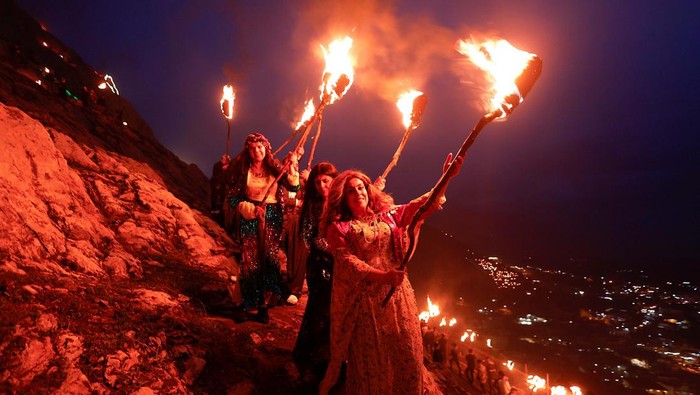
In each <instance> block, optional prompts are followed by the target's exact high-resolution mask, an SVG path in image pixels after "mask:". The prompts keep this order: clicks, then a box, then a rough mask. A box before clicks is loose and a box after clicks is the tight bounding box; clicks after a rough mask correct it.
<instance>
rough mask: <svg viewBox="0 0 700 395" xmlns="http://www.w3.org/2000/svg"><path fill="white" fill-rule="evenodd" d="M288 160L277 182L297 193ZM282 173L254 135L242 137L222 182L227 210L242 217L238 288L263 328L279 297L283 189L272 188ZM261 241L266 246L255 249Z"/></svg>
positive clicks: (294, 167) (293, 159)
mask: <svg viewBox="0 0 700 395" xmlns="http://www.w3.org/2000/svg"><path fill="white" fill-rule="evenodd" d="M288 160H289V161H290V165H289V166H288V167H287V169H288V170H287V174H286V175H282V176H281V178H280V181H279V182H280V183H282V184H283V185H284V186H285V187H286V188H287V189H288V190H290V191H296V190H298V189H299V172H298V158H297V156H296V153H290V155H289V158H288ZM281 167H282V166H281V165H280V164H279V163H278V162H277V161H275V160H274V159H273V158H272V149H271V147H270V142H269V141H268V140H267V138H266V137H265V136H263V135H262V134H260V133H253V134H250V135H248V137H246V139H245V143H244V148H243V150H242V151H241V153H240V154H238V155H237V156H236V157H235V158H234V159H233V161H232V162H231V163H230V164H229V168H228V171H227V173H228V174H227V176H226V178H227V179H228V180H230V183H229V189H228V192H227V196H228V198H227V199H228V205H229V207H231V208H232V209H233V210H235V211H236V212H237V213H239V214H240V216H241V218H240V221H239V223H238V232H239V234H240V239H241V259H240V265H241V268H240V276H239V277H238V284H239V286H240V289H241V293H242V297H243V307H244V309H246V310H253V309H257V314H256V316H255V318H256V319H257V320H258V321H259V322H262V323H267V322H269V320H270V317H269V315H268V298H269V297H275V298H277V299H279V298H280V297H281V286H282V274H281V272H280V263H279V258H280V243H281V237H282V225H283V216H282V215H283V214H282V188H280V186H279V185H278V183H277V182H275V179H276V177H277V176H278V175H279V174H280V172H281ZM266 193H267V197H266V198H265V195H266ZM263 199H265V201H264V202H263ZM261 221H264V227H263V226H260V225H262V224H261ZM261 241H262V243H263V244H264V245H260V244H259V243H260V242H261ZM268 293H269V294H270V295H268Z"/></svg>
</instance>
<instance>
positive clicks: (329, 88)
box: [258, 37, 353, 257]
mask: <svg viewBox="0 0 700 395" xmlns="http://www.w3.org/2000/svg"><path fill="white" fill-rule="evenodd" d="M351 47H352V39H351V38H350V37H345V38H343V39H339V40H335V41H333V42H332V43H331V44H330V45H329V47H328V50H326V49H325V48H324V47H323V46H321V49H323V53H324V58H325V59H326V69H325V70H324V72H323V79H322V81H323V82H322V83H321V103H319V105H318V107H317V108H316V111H315V112H314V113H313V116H312V117H311V118H310V119H309V120H308V121H306V122H302V123H301V125H298V127H303V129H304V131H303V133H302V135H301V137H300V138H299V141H298V142H297V145H296V146H295V147H294V150H292V151H291V153H290V156H288V157H287V159H286V160H285V163H284V165H283V167H282V169H281V171H280V173H279V175H278V176H277V178H276V179H275V181H274V182H273V183H272V184H270V186H269V187H268V188H267V190H266V191H265V195H264V197H263V199H262V203H261V204H262V206H263V208H264V207H265V202H266V201H267V198H268V196H269V195H270V191H271V190H272V188H271V187H272V185H274V184H275V183H277V182H278V181H279V180H280V178H281V177H282V174H284V173H286V172H287V169H289V166H290V165H291V155H295V154H297V153H298V152H300V148H302V147H303V146H304V143H305V142H306V139H307V137H308V136H309V132H310V131H311V126H312V125H313V124H314V122H315V121H316V119H318V118H319V117H321V114H322V113H323V110H324V109H325V108H326V106H327V105H329V104H332V103H334V102H335V101H336V100H338V99H340V98H342V97H343V96H344V95H345V93H346V92H347V91H348V89H350V86H351V85H352V81H353V70H352V61H351V59H350V55H349V52H350V48H351ZM312 106H313V104H312ZM307 108H308V105H307ZM311 108H313V107H311ZM317 137H318V136H317ZM263 218H264V217H263ZM264 254H265V221H264V219H263V220H258V255H259V256H260V257H262V256H264Z"/></svg>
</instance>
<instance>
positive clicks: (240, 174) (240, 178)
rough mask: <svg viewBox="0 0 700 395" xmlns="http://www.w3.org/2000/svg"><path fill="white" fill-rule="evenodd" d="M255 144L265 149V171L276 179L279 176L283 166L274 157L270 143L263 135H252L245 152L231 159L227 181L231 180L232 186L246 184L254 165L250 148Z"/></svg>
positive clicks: (244, 146)
mask: <svg viewBox="0 0 700 395" xmlns="http://www.w3.org/2000/svg"><path fill="white" fill-rule="evenodd" d="M254 143H261V144H262V145H263V146H264V147H265V158H264V159H263V163H262V165H263V167H264V168H265V170H266V171H267V172H268V173H270V174H272V175H273V176H275V177H277V175H279V173H280V171H281V168H282V166H281V164H280V163H279V161H277V160H276V159H275V158H274V157H273V156H272V146H270V141H269V140H268V139H267V137H265V136H264V135H263V134H262V133H251V134H249V135H248V136H247V137H246V139H245V141H244V142H243V150H241V152H240V153H239V154H238V155H236V156H235V157H234V158H233V159H231V164H229V166H228V169H226V170H227V173H228V174H227V179H228V180H230V183H231V184H234V185H235V184H238V183H241V182H243V183H245V180H246V177H247V174H248V170H249V169H250V165H251V164H252V160H251V158H250V147H251V146H252V145H253V144H254Z"/></svg>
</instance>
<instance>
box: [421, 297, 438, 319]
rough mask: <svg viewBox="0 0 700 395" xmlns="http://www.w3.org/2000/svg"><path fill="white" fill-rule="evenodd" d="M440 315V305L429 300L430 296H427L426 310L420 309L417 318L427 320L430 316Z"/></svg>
mask: <svg viewBox="0 0 700 395" xmlns="http://www.w3.org/2000/svg"><path fill="white" fill-rule="evenodd" d="M438 315H440V307H439V306H438V305H436V304H433V302H431V301H430V296H428V311H422V312H421V313H420V314H419V315H418V318H419V319H420V320H421V321H423V322H428V320H429V319H430V318H432V317H437V316H438Z"/></svg>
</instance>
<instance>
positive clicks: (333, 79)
mask: <svg viewBox="0 0 700 395" xmlns="http://www.w3.org/2000/svg"><path fill="white" fill-rule="evenodd" d="M350 48H352V38H350V37H345V38H342V39H337V40H334V41H333V42H331V44H330V45H329V46H328V49H326V48H325V47H324V46H321V49H322V50H323V57H324V58H325V59H326V69H325V70H324V71H323V84H322V85H321V100H323V98H324V97H326V96H327V97H329V101H328V104H331V103H333V102H335V101H336V100H338V99H340V98H341V97H342V96H343V95H344V94H345V92H347V91H348V89H350V85H352V81H353V75H354V72H353V69H352V59H350ZM343 75H345V76H346V77H347V78H348V79H349V83H348V84H347V86H346V87H345V90H344V91H343V92H336V91H335V87H336V85H337V83H338V80H339V79H340V77H341V76H343Z"/></svg>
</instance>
